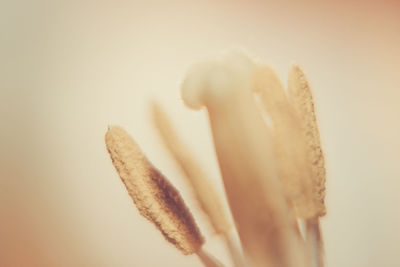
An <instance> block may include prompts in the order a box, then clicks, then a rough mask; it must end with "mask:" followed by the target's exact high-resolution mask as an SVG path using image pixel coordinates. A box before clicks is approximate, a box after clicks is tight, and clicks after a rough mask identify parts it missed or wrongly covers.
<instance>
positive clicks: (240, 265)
mask: <svg viewBox="0 0 400 267" xmlns="http://www.w3.org/2000/svg"><path fill="white" fill-rule="evenodd" d="M224 240H225V243H226V246H227V248H228V250H229V254H230V255H231V258H232V261H233V266H235V267H244V266H246V264H245V262H244V257H243V253H242V250H241V248H239V246H238V245H237V244H236V243H235V240H233V238H232V235H224Z"/></svg>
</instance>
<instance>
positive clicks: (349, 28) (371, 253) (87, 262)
mask: <svg viewBox="0 0 400 267" xmlns="http://www.w3.org/2000/svg"><path fill="white" fill-rule="evenodd" d="M399 13H400V5H399V4H397V3H396V1H392V2H390V1H376V2H374V1H359V2H358V1H353V2H351V1H343V2H341V1H336V2H328V1H319V2H317V1H315V2H314V1H297V2H296V3H289V2H285V1H271V2H268V1H177V0H171V1H114V2H111V1H110V2H106V1H104V2H103V1H99V2H96V1H85V2H83V1H82V2H79V1H69V2H63V3H62V2H56V1H48V2H44V1H35V2H34V1H1V2H0V21H1V23H0V29H1V34H0V38H1V42H0V48H1V52H0V53H1V54H0V56H1V58H0V62H1V63H0V68H1V69H0V121H1V131H0V148H1V149H0V266H5V267H11V266H12V267H14V266H104V267H111V266H112V267H114V266H115V267H125V266H201V265H200V264H199V262H198V260H197V259H196V257H194V256H189V257H184V256H182V255H181V254H180V252H178V251H177V250H176V249H175V248H173V247H172V246H170V245H169V244H167V243H166V242H165V241H164V240H163V238H162V236H161V235H160V234H159V232H158V231H157V230H155V228H154V227H153V226H152V225H150V224H149V223H148V222H147V221H145V219H143V218H142V217H140V216H139V214H138V212H137V210H136V209H135V208H134V207H133V206H132V204H131V200H130V199H129V197H128V195H127V194H126V191H125V189H124V187H123V185H122V183H121V182H120V181H119V179H118V177H117V175H116V172H115V171H114V169H113V166H112V165H111V163H110V160H109V157H108V155H107V152H106V150H105V145H104V141H103V139H104V133H105V131H106V128H107V125H109V124H119V125H122V126H124V127H125V128H126V129H127V130H128V131H129V132H130V133H131V134H132V136H133V137H134V138H135V139H136V140H137V141H138V143H139V144H140V145H141V147H142V148H143V150H144V151H145V152H146V153H147V155H148V156H149V158H150V159H151V160H152V161H153V163H154V164H155V165H156V166H157V167H158V168H159V169H161V170H162V171H163V172H164V173H165V174H166V175H167V176H168V177H169V178H170V180H171V181H172V182H173V183H174V184H175V185H176V186H177V187H178V188H179V189H180V190H181V192H182V194H183V196H184V198H185V200H186V202H187V203H188V204H189V205H190V207H191V209H192V210H193V213H194V215H195V217H196V219H197V220H198V222H199V224H200V226H201V228H202V230H203V232H204V234H205V235H206V238H207V239H208V243H207V246H206V248H207V249H208V250H209V251H213V252H214V253H215V254H216V255H217V256H218V257H219V258H221V260H223V261H226V260H227V259H226V255H225V252H224V250H223V248H222V247H221V245H220V243H219V241H218V239H216V238H213V237H211V236H210V232H209V230H208V229H209V228H208V225H207V224H206V223H205V221H204V218H203V217H202V215H201V214H200V213H199V212H198V210H197V209H196V206H195V205H194V203H193V201H192V200H191V195H190V191H188V190H187V187H186V184H185V183H184V182H183V179H182V177H181V175H180V173H179V172H178V171H177V170H176V168H175V166H174V165H173V163H172V162H171V161H170V159H169V155H168V154H167V153H166V152H165V150H164V149H163V147H162V145H161V142H160V140H159V139H158V136H157V134H156V132H155V129H154V127H153V126H152V124H151V122H150V120H149V102H150V100H152V99H156V100H158V101H159V102H160V103H161V104H162V105H163V106H164V107H165V108H167V110H168V112H169V114H170V115H171V116H172V117H173V120H174V122H175V124H176V127H177V128H178V130H179V132H180V133H181V135H182V136H183V137H184V138H183V139H184V141H185V142H186V143H188V144H189V145H190V147H191V148H193V150H194V152H195V153H196V155H198V157H199V159H200V160H201V162H202V163H203V164H204V166H205V168H206V170H207V171H208V173H209V174H210V177H211V178H212V179H213V181H214V182H215V184H216V186H217V187H218V188H219V189H220V192H221V193H222V186H221V182H220V179H219V176H218V175H219V174H218V170H217V165H216V163H215V156H214V153H213V149H212V146H211V139H210V135H209V129H208V125H207V121H206V117H205V114H204V113H202V112H193V111H190V110H189V109H187V108H185V107H184V106H183V103H182V101H181V100H180V98H179V90H178V88H179V81H180V79H182V77H183V75H184V73H185V71H186V69H187V67H188V66H189V65H190V64H191V63H193V62H196V61H198V60H201V59H204V58H205V57H210V56H212V55H215V54H218V52H220V51H221V50H223V49H225V48H227V47H231V46H240V47H244V48H245V49H247V50H248V51H249V53H250V54H252V55H254V56H256V57H258V58H259V59H260V60H262V61H264V62H266V63H268V64H270V65H272V66H274V67H275V68H276V70H277V71H278V73H279V75H280V77H281V78H282V79H283V80H284V81H286V77H287V71H288V68H289V66H290V64H292V63H293V62H297V63H300V64H301V65H302V66H303V67H304V69H305V71H306V73H307V74H308V77H309V80H310V82H311V85H312V87H313V90H314V95H315V100H316V106H317V111H318V118H319V123H320V127H321V134H322V141H323V146H324V148H325V154H326V159H327V169H328V183H327V187H328V192H327V193H328V195H327V206H328V215H327V216H326V217H325V218H324V219H323V221H322V225H323V230H324V235H325V243H326V255H327V263H328V264H327V266H328V267H334V266H349V267H361V266H387V267H392V266H393V267H394V266H399V265H400V260H399V258H398V255H397V254H398V251H399V248H400V245H399V240H400V231H398V225H399V224H400V216H399V213H398V203H399V202H400V194H398V192H400V181H399V180H398V179H399V175H400V171H399V167H398V162H397V161H398V157H399V156H398V151H400V142H399V139H398V136H399V134H400V127H399V123H398V116H399V115H400V114H399V111H400V107H399V105H398V99H399V96H400V93H399V89H400V88H399V84H400V76H399V74H398V73H399V68H400V52H399V49H398V47H400V34H399V33H400V19H399V17H398V14H399Z"/></svg>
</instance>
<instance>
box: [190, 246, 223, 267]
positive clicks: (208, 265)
mask: <svg viewBox="0 0 400 267" xmlns="http://www.w3.org/2000/svg"><path fill="white" fill-rule="evenodd" d="M196 254H197V256H198V257H199V259H200V260H201V262H202V263H203V265H204V266H205V267H224V265H223V264H222V263H221V262H219V261H218V260H217V259H216V258H214V256H212V255H211V254H209V253H208V252H206V251H204V249H199V250H198V251H197V252H196Z"/></svg>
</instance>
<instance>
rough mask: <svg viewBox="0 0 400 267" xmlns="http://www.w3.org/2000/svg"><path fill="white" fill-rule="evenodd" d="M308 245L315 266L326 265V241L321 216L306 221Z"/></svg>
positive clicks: (321, 266)
mask: <svg viewBox="0 0 400 267" xmlns="http://www.w3.org/2000/svg"><path fill="white" fill-rule="evenodd" d="M305 224H306V246H307V248H308V249H309V251H310V254H311V257H312V266H313V267H323V266H324V243H323V240H322V235H321V229H320V224H319V218H318V217H315V218H312V219H308V220H306V221H305Z"/></svg>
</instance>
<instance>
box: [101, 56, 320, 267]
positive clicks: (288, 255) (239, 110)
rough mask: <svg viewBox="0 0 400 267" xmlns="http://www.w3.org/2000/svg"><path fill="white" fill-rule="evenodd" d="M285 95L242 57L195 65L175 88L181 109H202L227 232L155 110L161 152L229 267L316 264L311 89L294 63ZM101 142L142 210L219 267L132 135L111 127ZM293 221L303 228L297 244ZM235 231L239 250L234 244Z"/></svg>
mask: <svg viewBox="0 0 400 267" xmlns="http://www.w3.org/2000/svg"><path fill="white" fill-rule="evenodd" d="M288 91H289V92H288V93H286V90H285V88H284V87H283V86H282V84H281V83H280V81H279V79H278V78H277V76H276V74H275V73H274V71H273V70H272V69H271V68H269V67H267V66H265V65H263V64H260V63H258V62H255V61H254V60H252V59H250V57H249V56H247V55H246V54H245V53H243V52H240V51H231V52H229V53H227V54H225V55H224V56H223V57H221V58H219V59H216V60H212V61H207V62H202V63H199V64H196V65H194V66H192V67H191V69H190V70H189V72H188V74H187V75H186V77H185V79H184V81H183V83H182V91H181V93H182V98H183V100H184V102H185V103H186V104H187V106H189V107H190V108H193V109H199V108H206V109H207V112H208V116H209V121H210V125H211V131H212V136H213V140H214V147H215V151H216V154H217V159H218V163H219V167H220V171H221V174H222V179H223V183H224V187H225V192H226V197H227V200H228V203H229V206H230V211H231V214H232V217H233V219H234V227H233V225H232V224H231V223H230V221H229V220H228V217H227V215H226V211H224V210H223V208H222V204H221V203H220V198H219V196H218V195H217V194H216V193H215V191H214V189H213V188H212V186H211V185H210V184H209V183H208V181H207V178H206V175H205V174H204V173H203V171H202V168H201V167H200V166H199V164H198V163H197V162H196V160H195V158H194V157H193V156H192V155H191V154H190V152H189V150H188V149H187V148H186V147H185V145H184V144H182V143H181V142H180V141H179V137H178V135H177V134H176V133H175V131H174V129H173V127H172V125H171V123H170V122H169V119H168V117H167V115H166V113H165V112H164V111H163V110H162V109H161V107H159V106H158V105H157V104H155V103H154V104H153V118H154V122H155V124H156V126H157V128H158V130H159V132H160V135H161V137H162V139H163V141H164V143H165V145H166V147H167V148H168V149H169V151H170V152H171V155H172V156H173V158H174V159H175V160H176V162H177V163H178V165H179V166H180V167H181V169H182V170H183V172H184V174H185V176H186V177H187V178H188V180H189V182H190V185H191V187H192V190H193V191H194V192H195V195H196V198H197V200H198V203H199V205H200V207H201V208H202V210H203V211H204V213H205V214H206V215H208V218H209V221H210V224H211V225H212V227H213V229H214V231H215V233H216V234H218V235H220V236H221V237H222V238H223V239H224V240H225V242H226V245H227V247H228V248H229V251H230V253H231V255H232V259H233V262H234V264H235V266H257V267H258V266H282V267H294V266H297V267H302V266H309V265H310V264H314V266H322V265H323V257H322V238H321V234H320V230H319V218H320V217H321V216H323V215H325V213H326V211H325V204H324V197H325V167H324V158H323V153H322V149H321V145H320V140H319V132H318V127H317V122H316V118H315V112H314V104H313V100H312V95H311V91H310V87H309V85H308V82H307V80H306V78H305V75H304V73H303V71H302V70H301V68H300V67H298V66H294V67H292V69H291V71H290V74H289V90H288ZM256 97H259V100H260V101H258V102H257V98H256ZM267 116H268V119H269V120H270V121H271V122H270V123H268V122H267V118H266V117H267ZM106 145H107V149H108V151H109V153H110V156H111V159H112V161H113V164H114V166H115V167H116V169H117V172H118V173H119V176H120V177H121V179H122V181H123V182H124V184H125V185H126V187H127V190H128V192H129V194H130V196H131V197H132V199H133V201H134V202H135V204H136V206H137V208H138V209H139V211H140V212H141V214H142V215H143V216H145V217H146V218H147V219H149V220H150V221H151V222H153V223H154V224H155V225H156V226H157V227H158V228H159V229H160V231H161V232H162V233H163V235H164V236H165V237H166V239H167V240H168V241H169V242H171V243H173V244H174V245H175V246H176V247H177V248H178V249H180V250H181V251H182V252H183V253H184V254H191V253H196V254H197V255H198V256H199V258H200V259H201V260H202V261H203V263H204V265H205V266H222V265H221V263H219V261H218V260H216V259H215V258H213V257H212V256H210V255H209V254H208V253H206V252H204V251H203V250H202V248H201V247H202V245H203V243H204V239H203V237H202V236H201V234H200V231H199V229H198V227H197V226H196V224H195V222H194V219H193V217H192V215H191V214H190V211H189V210H188V208H187V207H186V206H185V204H184V202H183V200H182V198H181V196H180V195H179V193H178V191H177V190H176V189H175V188H174V187H173V186H172V185H171V184H170V183H169V182H168V180H167V179H166V178H165V177H164V176H163V175H162V174H161V173H160V172H159V171H158V170H157V169H156V168H155V167H153V166H152V165H151V163H150V162H149V161H148V160H147V158H146V157H145V156H144V155H143V153H142V152H141V151H140V148H139V147H138V145H137V144H136V143H135V142H134V141H133V139H132V138H130V137H129V135H128V134H127V133H126V132H125V131H124V130H123V129H122V128H120V127H111V128H110V129H109V131H108V132H107V134H106ZM299 220H300V224H304V225H305V226H306V227H305V228H306V231H305V235H304V238H303V237H302V235H301V233H300V229H299V223H298V221H299ZM232 228H234V229H236V231H237V233H238V235H239V237H240V243H241V247H242V248H243V252H242V251H241V249H240V248H238V247H236V246H235V245H234V242H233V241H232V238H231V229H232Z"/></svg>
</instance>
